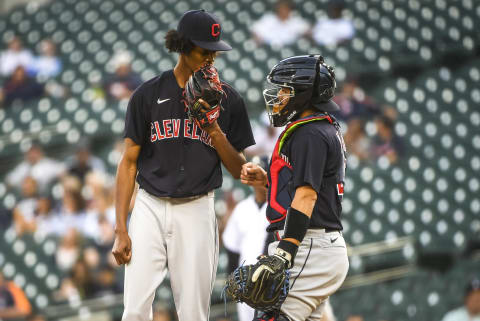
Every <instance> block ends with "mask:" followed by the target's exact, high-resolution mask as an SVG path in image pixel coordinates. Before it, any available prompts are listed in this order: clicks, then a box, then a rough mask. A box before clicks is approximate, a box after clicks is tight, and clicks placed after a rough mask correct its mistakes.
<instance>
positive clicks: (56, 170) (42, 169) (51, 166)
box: [6, 144, 65, 192]
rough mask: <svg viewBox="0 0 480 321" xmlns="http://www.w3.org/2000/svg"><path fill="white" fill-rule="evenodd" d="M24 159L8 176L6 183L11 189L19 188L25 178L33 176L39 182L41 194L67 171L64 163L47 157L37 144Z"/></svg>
mask: <svg viewBox="0 0 480 321" xmlns="http://www.w3.org/2000/svg"><path fill="white" fill-rule="evenodd" d="M24 158H25V159H24V161H23V162H21V163H20V164H18V165H17V166H16V167H15V168H14V169H13V170H12V171H11V172H10V173H9V174H8V175H7V178H6V182H7V184H9V185H10V187H14V188H19V187H20V184H21V183H22V182H23V180H24V179H25V177H27V176H31V177H33V179H35V181H36V182H37V184H38V189H39V192H43V191H45V190H46V188H47V187H48V184H50V183H51V182H52V181H53V180H54V179H56V178H58V177H59V176H60V175H61V174H63V172H64V170H65V166H64V165H63V164H62V163H60V162H58V161H56V160H53V159H50V158H48V157H45V155H44V153H43V150H42V148H41V147H40V145H37V144H34V145H32V147H30V149H29V150H28V151H27V152H26V153H25V155H24Z"/></svg>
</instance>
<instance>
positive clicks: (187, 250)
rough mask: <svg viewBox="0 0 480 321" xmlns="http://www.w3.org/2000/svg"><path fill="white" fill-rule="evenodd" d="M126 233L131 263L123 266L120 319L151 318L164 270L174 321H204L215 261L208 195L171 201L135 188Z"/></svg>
mask: <svg viewBox="0 0 480 321" xmlns="http://www.w3.org/2000/svg"><path fill="white" fill-rule="evenodd" d="M128 234H129V236H130V238H131V240H132V260H131V261H130V263H129V264H127V265H126V266H125V288H124V305H125V310H124V312H123V318H122V320H124V321H144V320H151V319H152V302H153V299H154V295H155V291H156V289H157V287H158V286H159V285H160V283H162V281H163V279H164V278H165V275H166V274H167V267H168V271H169V272H170V283H171V286H172V292H173V298H174V300H175V306H176V309H177V314H178V318H179V321H192V320H195V321H208V316H209V312H210V311H209V309H210V296H211V293H212V289H213V283H214V281H215V276H216V272H217V262H218V229H217V221H216V217H215V211H214V196H213V192H210V193H209V194H208V195H204V196H200V197H191V198H181V199H177V198H176V199H174V198H158V197H155V196H153V195H150V194H148V193H147V192H146V191H144V190H142V189H140V190H139V191H138V194H137V197H136V199H135V206H134V208H133V212H132V215H131V218H130V223H129V226H128Z"/></svg>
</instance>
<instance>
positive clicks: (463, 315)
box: [442, 279, 480, 321]
mask: <svg viewBox="0 0 480 321" xmlns="http://www.w3.org/2000/svg"><path fill="white" fill-rule="evenodd" d="M442 321H480V279H473V280H472V281H470V283H469V284H468V285H467V288H466V290H465V296H464V302H463V306H461V307H459V308H457V309H455V310H452V311H450V312H448V313H447V314H446V315H445V316H444V317H443V319H442Z"/></svg>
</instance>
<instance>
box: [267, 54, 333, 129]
mask: <svg viewBox="0 0 480 321" xmlns="http://www.w3.org/2000/svg"><path fill="white" fill-rule="evenodd" d="M267 81H268V83H269V84H270V85H271V86H272V87H273V88H268V89H265V90H264V91H263V97H264V99H265V103H266V108H267V113H268V115H269V117H270V123H271V124H272V125H273V126H275V127H281V126H284V125H286V124H287V123H288V122H290V121H292V120H294V119H295V118H296V117H298V116H299V115H300V114H301V112H302V111H303V110H305V109H307V108H308V107H315V108H316V109H318V110H320V111H324V112H332V111H337V110H339V109H340V108H339V107H338V105H337V104H336V103H335V102H333V101H332V100H331V99H332V98H333V95H334V93H335V88H336V82H335V73H334V71H333V68H332V67H330V66H328V65H327V64H325V61H324V58H323V57H322V56H320V55H308V56H307V55H305V56H294V57H289V58H286V59H284V60H282V61H280V62H279V63H278V64H277V65H275V66H274V67H273V68H272V70H271V71H270V73H269V74H268V76H267ZM282 105H283V106H282ZM279 106H281V107H280V108H279Z"/></svg>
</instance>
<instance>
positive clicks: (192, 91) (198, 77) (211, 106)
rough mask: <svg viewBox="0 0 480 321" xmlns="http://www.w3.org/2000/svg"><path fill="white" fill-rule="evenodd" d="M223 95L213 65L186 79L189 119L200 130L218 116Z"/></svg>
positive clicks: (186, 102) (185, 93) (186, 103)
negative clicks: (193, 121) (192, 120)
mask: <svg viewBox="0 0 480 321" xmlns="http://www.w3.org/2000/svg"><path fill="white" fill-rule="evenodd" d="M223 94H224V91H223V89H222V85H221V83H220V80H219V78H218V73H217V70H216V69H215V67H213V65H206V66H204V67H202V68H200V69H199V70H197V71H196V72H194V73H193V74H192V75H191V76H190V78H189V79H188V81H187V83H186V85H185V92H184V95H185V105H186V107H187V110H188V115H189V117H190V119H194V120H195V122H196V123H197V125H198V126H200V127H202V128H204V127H206V126H209V125H210V124H212V123H213V122H214V121H215V120H216V119H217V118H218V117H219V116H220V108H221V105H220V103H221V101H222V96H223ZM200 99H202V100H203V101H204V102H206V103H207V104H204V103H202V101H201V100H200Z"/></svg>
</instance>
